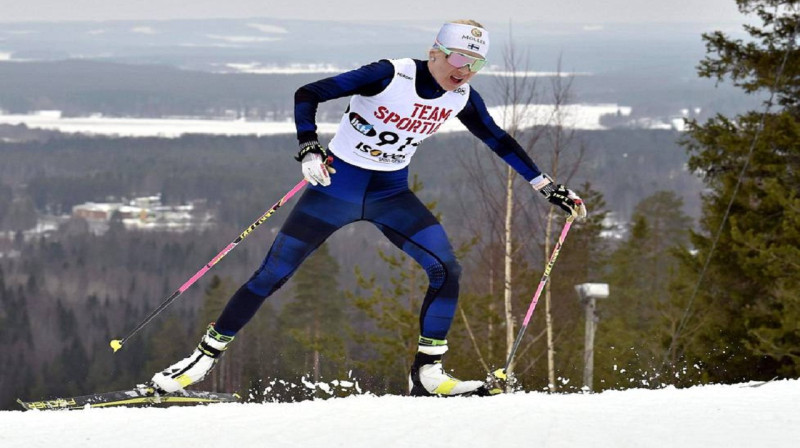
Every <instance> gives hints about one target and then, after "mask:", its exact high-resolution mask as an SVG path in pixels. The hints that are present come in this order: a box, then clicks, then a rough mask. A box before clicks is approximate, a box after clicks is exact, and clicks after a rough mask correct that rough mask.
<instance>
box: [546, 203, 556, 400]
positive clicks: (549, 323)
mask: <svg viewBox="0 0 800 448" xmlns="http://www.w3.org/2000/svg"><path fill="white" fill-rule="evenodd" d="M552 233H553V207H552V206H551V207H550V208H549V210H548V211H547V226H546V230H545V237H544V259H545V260H549V259H550V235H552ZM551 306H552V302H551V300H550V282H547V283H546V284H545V286H544V316H545V326H546V327H547V387H548V389H550V392H555V391H556V389H557V388H558V387H557V386H556V365H555V364H556V361H555V357H556V348H555V344H554V343H553V314H552V312H551V310H552V308H551Z"/></svg>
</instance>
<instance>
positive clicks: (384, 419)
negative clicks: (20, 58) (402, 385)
mask: <svg viewBox="0 0 800 448" xmlns="http://www.w3.org/2000/svg"><path fill="white" fill-rule="evenodd" d="M798 411H800V381H798V380H785V381H775V382H770V383H767V384H755V383H751V384H747V385H745V384H739V385H712V386H704V387H693V388H689V389H675V388H672V387H670V388H665V389H659V390H647V389H631V390H627V391H608V392H604V393H599V394H547V393H543V392H534V393H517V394H511V395H502V396H497V397H491V398H448V399H441V398H411V397H398V396H384V397H376V396H371V395H361V396H351V397H348V398H339V399H330V400H316V401H305V402H300V403H266V404H218V405H212V406H206V407H187V408H179V407H172V408H166V409H160V408H158V409H156V408H150V409H89V410H82V411H71V412H64V411H61V412H53V411H29V412H22V411H4V412H0V446H3V447H6V448H16V447H39V446H41V447H44V446H60V447H64V448H70V447H111V446H113V447H121V448H126V447H136V448H140V447H142V446H146V447H148V448H155V447H170V448H174V447H177V446H198V447H200V446H216V445H220V444H222V445H225V446H237V447H256V446H269V447H292V448H294V447H303V448H314V447H320V448H322V447H326V448H327V447H348V448H358V447H365V448H366V447H369V448H374V447H381V448H390V447H403V448H405V447H412V446H424V447H426V448H436V447H448V448H449V447H487V446H498V447H504V448H506V447H508V448H511V447H521V446H528V447H552V448H558V447H564V448H568V447H594V448H603V447H609V448H625V447H631V448H642V447H654V448H672V447H675V448H694V447H697V448H714V447H719V448H733V447H759V448H778V447H779V448H783V447H786V448H789V447H796V446H798V441H800V412H798Z"/></svg>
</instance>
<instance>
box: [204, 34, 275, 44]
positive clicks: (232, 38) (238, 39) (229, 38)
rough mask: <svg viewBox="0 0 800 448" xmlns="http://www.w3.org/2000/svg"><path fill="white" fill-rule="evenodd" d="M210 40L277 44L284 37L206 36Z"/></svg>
mask: <svg viewBox="0 0 800 448" xmlns="http://www.w3.org/2000/svg"><path fill="white" fill-rule="evenodd" d="M206 37H208V38H209V39H216V40H224V41H225V42H232V43H255V42H276V41H279V40H282V39H283V38H282V37H263V36H222V35H219V34H206Z"/></svg>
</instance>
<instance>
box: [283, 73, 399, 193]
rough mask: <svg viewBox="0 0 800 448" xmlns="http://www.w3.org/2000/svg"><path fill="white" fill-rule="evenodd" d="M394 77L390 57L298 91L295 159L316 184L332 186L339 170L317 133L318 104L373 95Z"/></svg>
mask: <svg viewBox="0 0 800 448" xmlns="http://www.w3.org/2000/svg"><path fill="white" fill-rule="evenodd" d="M393 77H394V66H393V65H392V63H391V62H389V61H388V60H385V59H382V60H380V61H378V62H373V63H372V64H369V65H365V66H363V67H361V68H359V69H356V70H352V71H349V72H345V73H342V74H340V75H336V76H333V77H330V78H325V79H322V80H319V81H316V82H312V83H311V84H306V85H304V86H303V87H300V88H299V89H297V91H296V92H295V94H294V121H295V126H297V140H298V142H299V143H300V152H298V153H297V156H295V159H297V161H298V162H301V163H302V171H303V177H305V178H306V179H307V180H308V181H309V182H310V183H311V184H312V185H317V184H321V185H323V186H328V185H330V183H331V179H330V175H329V174H332V173H334V172H335V171H334V170H333V169H332V168H331V167H330V166H328V165H327V164H326V163H325V162H326V160H327V159H328V152H327V151H326V149H325V147H323V146H322V145H320V144H319V137H318V136H317V123H316V115H317V106H318V105H319V103H321V102H323V101H328V100H332V99H336V98H342V97H346V96H351V95H363V96H371V95H376V94H378V93H380V92H382V91H383V89H385V88H386V86H387V85H389V83H390V82H391V80H392V78H393Z"/></svg>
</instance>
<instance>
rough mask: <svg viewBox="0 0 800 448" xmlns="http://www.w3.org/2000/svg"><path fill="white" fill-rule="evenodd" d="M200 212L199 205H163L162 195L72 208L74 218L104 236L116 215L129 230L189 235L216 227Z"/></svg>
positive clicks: (93, 231) (209, 217) (205, 214)
mask: <svg viewBox="0 0 800 448" xmlns="http://www.w3.org/2000/svg"><path fill="white" fill-rule="evenodd" d="M199 215H201V214H200V213H197V212H196V208H195V204H194V203H190V204H187V205H174V206H173V205H163V204H162V203H161V195H160V194H159V195H155V196H143V197H138V198H134V199H133V200H131V201H129V202H128V203H127V204H125V203H121V202H104V203H97V202H86V203H84V204H80V205H76V206H74V207H73V208H72V216H74V217H78V218H83V219H85V220H86V222H88V223H89V231H90V232H92V233H94V234H98V235H101V234H103V233H105V232H106V231H107V230H108V226H109V223H110V222H111V220H112V219H113V218H115V216H116V217H117V218H118V219H120V221H121V222H122V224H123V225H124V226H125V228H126V229H128V230H162V231H170V232H185V231H187V230H196V229H202V228H206V227H209V226H211V225H212V219H213V216H211V215H210V214H208V213H203V214H202V216H199Z"/></svg>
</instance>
